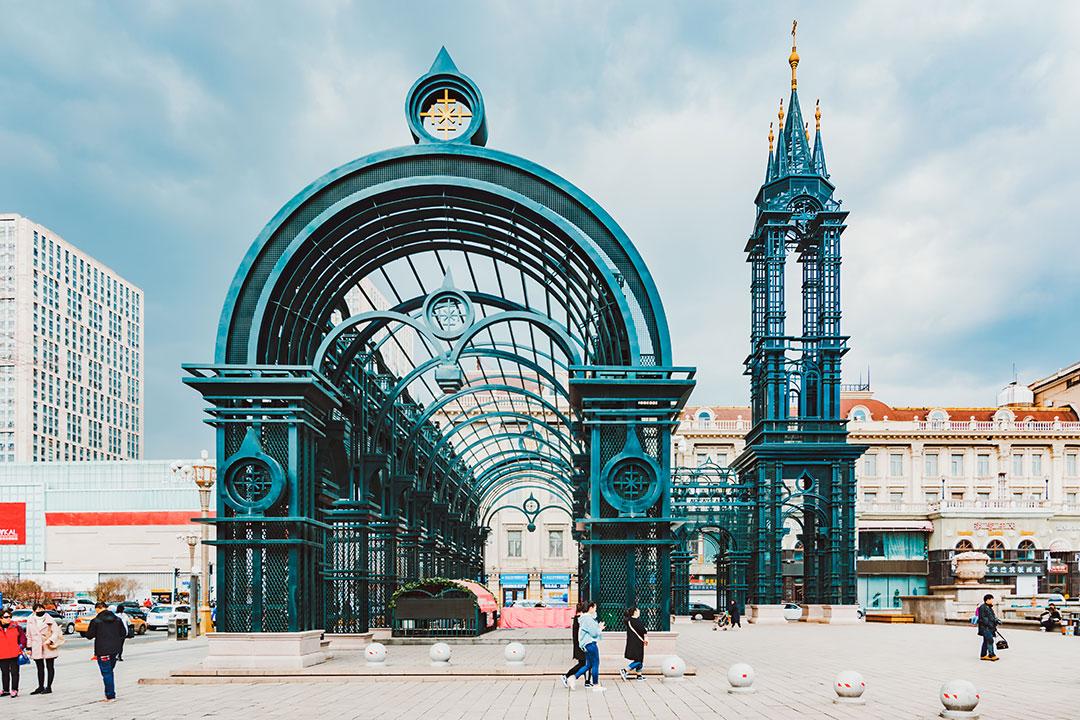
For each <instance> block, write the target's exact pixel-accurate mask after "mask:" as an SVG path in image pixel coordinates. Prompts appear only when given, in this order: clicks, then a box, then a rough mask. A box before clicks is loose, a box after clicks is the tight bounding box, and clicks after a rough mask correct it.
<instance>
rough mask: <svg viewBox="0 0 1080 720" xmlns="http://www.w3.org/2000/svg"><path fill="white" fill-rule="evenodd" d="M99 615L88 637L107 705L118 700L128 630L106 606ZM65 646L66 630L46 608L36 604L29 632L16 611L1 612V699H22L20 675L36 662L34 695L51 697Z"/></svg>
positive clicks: (99, 606)
mask: <svg viewBox="0 0 1080 720" xmlns="http://www.w3.org/2000/svg"><path fill="white" fill-rule="evenodd" d="M94 609H95V611H96V612H97V614H96V615H95V616H94V618H93V620H91V621H90V624H89V625H88V626H87V629H86V633H85V635H86V637H88V638H90V639H92V640H93V641H94V657H93V660H94V661H96V662H97V666H98V670H99V671H100V672H101V679H102V682H103V684H104V686H105V700H104V702H112V701H113V700H115V699H116V682H115V675H114V673H115V669H116V663H117V662H118V661H120V660H122V659H123V658H122V655H123V652H124V641H125V640H126V639H127V627H126V625H125V624H124V620H123V618H122V616H118V615H117V614H116V613H114V612H112V611H111V610H109V608H108V607H107V606H106V605H105V603H103V602H99V603H97V604H96V605H95V606H94ZM63 644H64V631H63V628H61V627H60V625H59V624H58V623H57V622H56V619H55V618H54V617H53V616H52V615H50V614H49V613H48V612H47V611H46V608H45V606H44V605H43V604H41V603H35V604H34V607H33V614H32V615H30V616H29V617H28V618H27V619H26V628H25V629H24V628H23V627H22V626H21V625H19V624H18V623H16V622H14V621H13V620H12V610H11V609H10V608H4V609H3V610H0V678H2V682H3V692H0V697H7V698H16V697H18V696H19V675H20V672H21V669H22V666H23V665H29V664H30V662H31V661H32V662H33V663H34V664H35V665H36V667H37V689H35V690H33V691H32V692H31V693H30V694H31V695H48V694H50V693H52V691H53V680H54V679H55V677H56V658H57V657H59V656H60V647H61V646H62V645H63Z"/></svg>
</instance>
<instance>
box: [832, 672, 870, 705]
mask: <svg viewBox="0 0 1080 720" xmlns="http://www.w3.org/2000/svg"><path fill="white" fill-rule="evenodd" d="M833 690H835V691H836V697H835V698H833V702H835V703H847V704H849V705H865V704H866V699H865V698H864V697H863V696H862V694H863V693H864V692H866V683H865V682H864V681H863V676H862V675H860V674H859V673H857V672H855V671H854V670H842V671H841V672H840V673H838V674H837V676H836V682H835V683H834V684H833Z"/></svg>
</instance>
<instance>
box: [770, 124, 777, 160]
mask: <svg viewBox="0 0 1080 720" xmlns="http://www.w3.org/2000/svg"><path fill="white" fill-rule="evenodd" d="M775 139H776V138H775V137H774V136H773V134H772V123H769V154H770V155H771V154H772V148H773V140H775Z"/></svg>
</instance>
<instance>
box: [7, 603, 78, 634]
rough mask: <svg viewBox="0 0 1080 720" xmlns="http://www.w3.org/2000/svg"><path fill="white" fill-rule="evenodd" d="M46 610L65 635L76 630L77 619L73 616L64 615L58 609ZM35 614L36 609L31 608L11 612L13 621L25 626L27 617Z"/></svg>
mask: <svg viewBox="0 0 1080 720" xmlns="http://www.w3.org/2000/svg"><path fill="white" fill-rule="evenodd" d="M45 612H47V613H49V614H50V615H52V616H53V619H54V620H56V624H57V625H59V626H60V628H61V629H62V630H63V631H64V634H65V635H70V634H71V633H73V632H75V621H74V619H73V618H71V617H70V616H68V617H64V614H63V613H61V612H58V611H56V610H46V611H45ZM33 614H34V611H33V610H31V609H29V608H23V609H22V610H16V611H14V612H13V613H11V621H12V622H13V623H15V624H16V625H22V626H23V627H24V628H25V627H26V620H27V618H29V617H30V616H31V615H33Z"/></svg>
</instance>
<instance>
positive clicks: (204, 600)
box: [172, 450, 217, 630]
mask: <svg viewBox="0 0 1080 720" xmlns="http://www.w3.org/2000/svg"><path fill="white" fill-rule="evenodd" d="M172 471H173V473H174V474H176V475H179V476H180V477H185V478H191V479H192V480H194V481H195V485H196V487H198V488H199V506H200V510H201V518H202V520H203V522H202V523H200V526H201V531H200V532H201V537H200V543H201V545H202V551H201V557H200V564H199V575H200V578H201V581H202V582H200V583H199V585H200V587H199V590H200V592H199V597H198V598H193V597H189V598H188V600H189V602H191V605H192V608H194V607H195V605H196V603H198V616H199V623H201V625H202V627H203V628H204V629H205V630H209V629H210V628H211V621H210V547H209V546H208V545H207V544H206V542H207V540H209V539H210V526H209V525H208V524H207V523H206V520H207V518H209V517H210V492H211V490H212V489H213V487H214V481H215V480H216V479H217V466H216V465H215V464H214V463H213V462H212V461H211V460H210V453H208V452H207V451H206V450H203V451H202V453H200V457H199V460H198V462H195V463H192V464H190V465H182V464H180V463H173V467H172ZM193 557H194V556H193ZM194 564H195V563H194V559H193V560H192V567H194Z"/></svg>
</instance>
